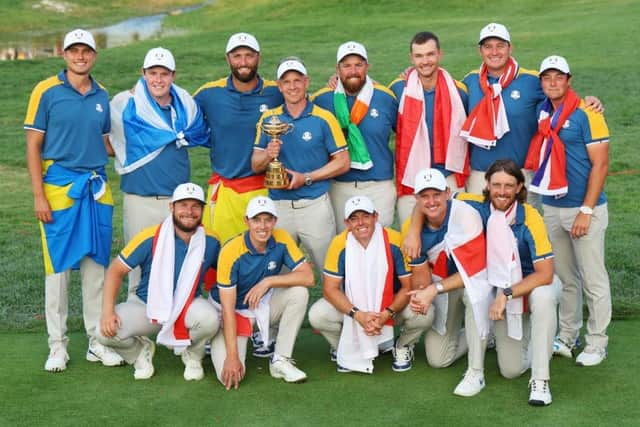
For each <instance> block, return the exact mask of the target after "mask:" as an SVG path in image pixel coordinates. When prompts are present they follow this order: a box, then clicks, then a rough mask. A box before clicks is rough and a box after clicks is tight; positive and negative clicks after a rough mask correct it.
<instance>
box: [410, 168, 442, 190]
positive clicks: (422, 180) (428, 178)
mask: <svg viewBox="0 0 640 427" xmlns="http://www.w3.org/2000/svg"><path fill="white" fill-rule="evenodd" d="M427 188H433V189H435V190H438V191H444V190H446V189H447V179H446V178H445V177H444V175H443V174H442V172H440V171H439V170H438V169H423V170H421V171H420V172H418V173H417V174H416V179H415V184H414V186H413V192H414V193H415V194H419V193H420V192H421V191H422V190H426V189H427Z"/></svg>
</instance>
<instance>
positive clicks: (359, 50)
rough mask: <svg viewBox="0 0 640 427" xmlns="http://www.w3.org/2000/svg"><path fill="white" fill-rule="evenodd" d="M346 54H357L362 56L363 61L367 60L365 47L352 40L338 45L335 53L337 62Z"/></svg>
mask: <svg viewBox="0 0 640 427" xmlns="http://www.w3.org/2000/svg"><path fill="white" fill-rule="evenodd" d="M347 55H358V56H361V57H362V58H364V60H365V61H367V60H368V58H367V49H365V47H364V46H363V45H362V44H360V43H358V42H354V41H349V42H346V43H342V44H341V45H340V47H339V48H338V55H337V61H338V63H340V61H342V59H343V58H344V57H345V56H347Z"/></svg>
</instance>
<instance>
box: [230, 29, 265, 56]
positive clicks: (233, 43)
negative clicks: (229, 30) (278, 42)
mask: <svg viewBox="0 0 640 427" xmlns="http://www.w3.org/2000/svg"><path fill="white" fill-rule="evenodd" d="M240 46H244V47H248V48H249V49H253V50H255V51H256V52H260V45H259V44H258V40H256V38H255V37H253V36H252V35H251V34H249V33H235V34H234V35H232V36H231V37H229V41H228V42H227V49H226V51H225V53H229V52H231V51H232V50H233V49H235V48H237V47H240Z"/></svg>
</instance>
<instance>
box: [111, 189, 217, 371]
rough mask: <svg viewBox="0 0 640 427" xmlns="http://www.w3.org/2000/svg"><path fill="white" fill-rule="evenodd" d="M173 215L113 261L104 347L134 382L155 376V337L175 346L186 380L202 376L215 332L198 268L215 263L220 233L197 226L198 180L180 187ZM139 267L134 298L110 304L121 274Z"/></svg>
mask: <svg viewBox="0 0 640 427" xmlns="http://www.w3.org/2000/svg"><path fill="white" fill-rule="evenodd" d="M169 209H170V210H171V215H170V216H168V217H167V219H165V220H164V222H163V223H162V224H160V225H157V226H153V227H149V228H147V229H145V230H143V231H141V232H140V233H138V234H137V235H136V236H135V237H134V238H133V239H132V240H131V241H130V242H129V243H128V244H127V246H126V247H125V248H124V249H123V250H122V252H120V255H118V257H117V258H116V259H114V260H113V261H112V262H111V265H110V266H109V269H108V270H107V274H106V278H105V284H104V298H103V303H102V320H101V322H100V332H101V336H100V337H99V338H98V339H99V340H100V342H101V343H102V344H103V345H106V346H109V347H111V348H113V349H114V350H115V351H116V352H118V354H120V355H121V356H122V358H123V359H124V360H125V361H126V362H127V363H129V364H132V365H133V366H134V368H135V372H134V374H133V376H134V378H135V379H137V380H142V379H148V378H151V376H152V375H153V373H154V368H153V354H154V352H155V344H154V342H153V341H151V340H150V339H149V338H148V336H149V335H152V334H156V333H157V334H158V335H157V338H156V342H157V343H158V344H163V345H165V346H167V347H169V348H172V349H174V351H175V352H176V353H177V354H180V355H181V357H182V361H183V362H184V366H185V369H184V379H185V380H187V381H189V380H200V379H202V378H203V377H204V371H203V369H202V359H203V358H204V345H205V342H207V341H208V340H210V339H211V338H212V337H213V336H214V335H215V333H216V332H217V331H218V329H219V325H220V323H219V321H218V316H217V315H216V312H215V309H214V308H213V306H212V305H211V304H210V303H209V302H208V301H207V300H206V299H204V298H202V297H200V284H201V283H202V280H203V277H204V272H205V271H207V270H208V269H209V268H215V267H216V263H217V261H218V254H219V252H220V243H219V241H218V238H217V237H216V236H214V235H213V234H210V233H209V232H206V231H205V229H204V227H203V226H202V224H201V223H202V211H203V209H204V192H203V190H202V188H200V187H199V186H198V185H196V184H192V183H186V184H180V185H179V186H178V187H176V189H175V191H174V192H173V197H172V199H171V203H170V205H169ZM136 267H140V269H141V272H142V277H141V280H140V284H139V286H138V288H137V289H136V297H135V298H134V297H130V298H129V300H127V301H126V302H123V303H120V304H118V305H117V306H116V305H115V302H116V299H117V296H118V292H119V291H120V285H121V284H122V279H123V278H124V276H126V275H127V274H128V273H129V272H130V271H131V270H132V269H134V268H136Z"/></svg>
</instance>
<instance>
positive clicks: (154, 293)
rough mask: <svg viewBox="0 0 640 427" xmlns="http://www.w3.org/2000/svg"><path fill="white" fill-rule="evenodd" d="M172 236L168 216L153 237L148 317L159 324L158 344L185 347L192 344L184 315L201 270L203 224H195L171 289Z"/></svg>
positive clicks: (173, 243)
mask: <svg viewBox="0 0 640 427" xmlns="http://www.w3.org/2000/svg"><path fill="white" fill-rule="evenodd" d="M175 239H176V237H175V230H174V225H173V217H172V216H171V215H169V216H168V217H167V218H166V219H165V220H164V221H163V223H162V224H161V225H160V226H159V227H158V230H157V232H156V236H155V237H154V245H153V256H152V260H151V271H150V273H149V291H148V292H149V293H148V297H147V317H148V318H149V319H150V320H152V321H155V322H157V323H159V324H161V325H162V329H161V330H160V332H159V333H158V336H157V338H156V341H157V342H158V344H163V345H166V346H169V347H172V348H173V347H178V348H186V347H187V346H189V345H190V344H191V339H190V338H189V331H188V330H187V327H186V325H185V318H186V314H187V311H188V310H189V306H190V305H191V302H192V301H193V297H194V295H195V292H196V289H197V288H198V284H199V280H200V274H201V273H202V272H201V270H202V260H203V259H204V252H205V246H206V237H205V232H204V227H202V226H200V227H198V229H197V230H196V232H195V233H194V234H193V236H191V239H190V241H189V247H188V249H187V254H186V255H185V258H184V262H183V263H182V266H181V268H180V272H179V273H178V281H177V283H176V284H175V290H174V283H173V280H174V269H175V263H174V259H175Z"/></svg>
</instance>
